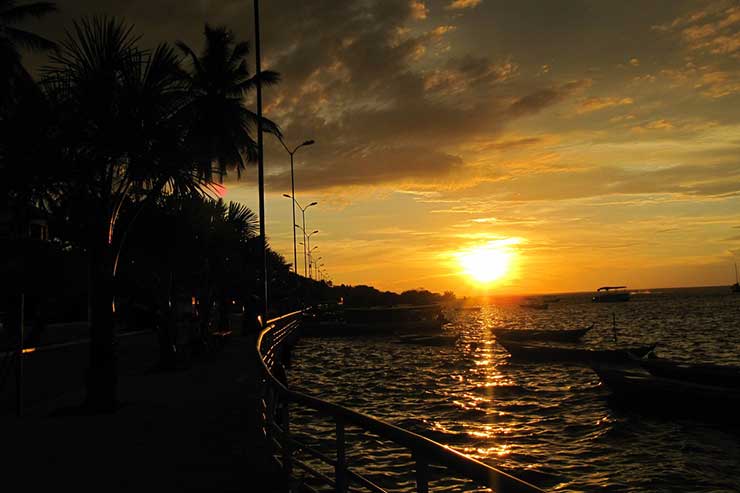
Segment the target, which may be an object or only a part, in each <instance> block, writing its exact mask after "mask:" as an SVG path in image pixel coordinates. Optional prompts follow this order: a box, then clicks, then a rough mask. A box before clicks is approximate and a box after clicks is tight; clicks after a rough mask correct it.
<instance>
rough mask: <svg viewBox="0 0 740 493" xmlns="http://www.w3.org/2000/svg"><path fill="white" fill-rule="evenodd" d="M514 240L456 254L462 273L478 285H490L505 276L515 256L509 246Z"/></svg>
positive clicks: (496, 242) (497, 242)
mask: <svg viewBox="0 0 740 493" xmlns="http://www.w3.org/2000/svg"><path fill="white" fill-rule="evenodd" d="M515 243H518V241H516V240H515V239H509V240H504V241H491V242H489V243H486V244H485V245H482V246H479V247H474V248H471V249H468V250H465V251H462V252H460V253H458V254H457V259H458V262H459V263H460V267H462V270H463V273H464V274H465V275H466V276H468V277H470V278H471V279H473V280H474V281H476V282H477V283H479V284H490V283H493V282H495V281H498V280H500V279H502V278H504V276H506V275H507V274H508V273H509V271H510V268H511V263H512V260H513V257H514V255H515V253H514V251H513V250H512V249H511V247H510V245H512V244H515Z"/></svg>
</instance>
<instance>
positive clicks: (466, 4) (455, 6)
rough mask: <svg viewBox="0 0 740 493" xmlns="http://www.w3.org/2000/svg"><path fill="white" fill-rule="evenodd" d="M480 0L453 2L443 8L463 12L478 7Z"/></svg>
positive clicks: (455, 0)
mask: <svg viewBox="0 0 740 493" xmlns="http://www.w3.org/2000/svg"><path fill="white" fill-rule="evenodd" d="M481 1H482V0H454V1H453V2H452V3H451V4H449V5H448V6H447V7H445V8H446V9H447V10H463V9H472V8H474V7H477V6H478V5H480V3H481Z"/></svg>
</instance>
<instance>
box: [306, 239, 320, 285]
mask: <svg viewBox="0 0 740 493" xmlns="http://www.w3.org/2000/svg"><path fill="white" fill-rule="evenodd" d="M318 232H319V230H318V229H317V230H315V231H313V232H311V233H309V234H307V235H306V247H307V248H308V277H309V278H310V279H313V277H312V276H311V253H312V251H313V250H315V249H316V248H318V247H317V246H314V247H313V249H311V237H312V236H313V235H315V234H316V233H318ZM304 233H305V231H304Z"/></svg>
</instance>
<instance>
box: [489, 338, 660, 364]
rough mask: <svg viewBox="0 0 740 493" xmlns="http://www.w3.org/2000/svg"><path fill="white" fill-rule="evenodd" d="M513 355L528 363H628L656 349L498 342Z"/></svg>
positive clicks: (652, 345) (500, 340) (648, 346)
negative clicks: (597, 347) (588, 347)
mask: <svg viewBox="0 0 740 493" xmlns="http://www.w3.org/2000/svg"><path fill="white" fill-rule="evenodd" d="M497 342H498V343H499V344H501V345H502V346H503V347H504V348H505V349H506V350H507V351H508V352H509V354H511V357H512V359H516V360H527V361H555V362H572V363H584V364H589V363H628V362H630V361H632V360H633V359H634V358H636V357H637V358H641V357H643V356H645V355H647V354H648V353H649V352H651V351H653V350H654V349H655V346H656V345H655V344H650V345H646V346H628V347H620V348H614V349H587V348H578V347H573V346H562V345H545V344H538V343H522V342H518V341H511V340H506V339H499V340H498V341H497Z"/></svg>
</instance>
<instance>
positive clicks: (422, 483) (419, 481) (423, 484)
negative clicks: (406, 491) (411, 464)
mask: <svg viewBox="0 0 740 493" xmlns="http://www.w3.org/2000/svg"><path fill="white" fill-rule="evenodd" d="M413 458H414V461H415V462H416V491H417V493H429V465H428V464H427V462H426V461H425V460H424V459H423V458H422V457H420V456H419V455H418V454H413Z"/></svg>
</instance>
